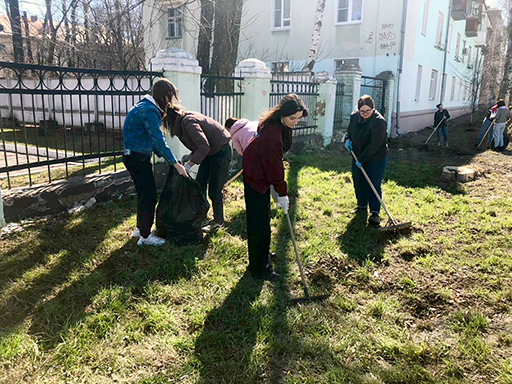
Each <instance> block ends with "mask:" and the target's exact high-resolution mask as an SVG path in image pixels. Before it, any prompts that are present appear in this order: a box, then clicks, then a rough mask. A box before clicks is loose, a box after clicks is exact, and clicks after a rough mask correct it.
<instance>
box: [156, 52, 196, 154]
mask: <svg viewBox="0 0 512 384" xmlns="http://www.w3.org/2000/svg"><path fill="white" fill-rule="evenodd" d="M198 64H199V63H198V61H197V60H195V59H194V57H193V56H192V55H191V54H190V53H188V52H186V51H183V50H181V49H178V48H167V49H162V50H160V51H158V52H157V53H156V56H155V57H153V58H152V59H151V67H152V69H153V70H160V69H161V70H162V71H163V72H164V77H165V78H167V79H169V80H170V81H172V83H173V84H174V85H175V86H176V87H178V90H179V98H180V100H181V104H182V105H183V107H184V108H185V109H187V110H189V111H201V72H202V68H201V67H200V66H199V65H198ZM166 140H167V143H168V145H169V147H170V148H171V150H172V152H173V153H174V156H176V158H177V159H178V160H180V159H181V156H183V155H184V154H187V153H189V152H190V151H189V150H188V149H187V148H186V147H185V146H184V145H183V144H181V143H180V141H179V140H178V138H177V137H173V138H171V136H170V135H166Z"/></svg>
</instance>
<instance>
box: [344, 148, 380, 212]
mask: <svg viewBox="0 0 512 384" xmlns="http://www.w3.org/2000/svg"><path fill="white" fill-rule="evenodd" d="M386 161H387V160H386V158H385V157H384V158H383V159H381V160H377V161H374V162H372V163H367V164H363V168H364V170H365V171H366V173H367V174H368V177H369V178H370V181H371V182H372V184H373V186H374V187H375V189H376V190H377V193H378V194H379V196H380V197H382V191H381V188H380V186H381V183H382V178H383V177H384V171H385V169H386ZM352 179H353V180H354V190H355V192H356V199H357V206H358V207H360V208H366V207H367V206H368V205H369V206H370V212H371V213H377V214H378V213H379V212H380V202H379V199H377V197H376V196H375V194H374V193H373V191H372V189H371V187H370V185H369V184H368V182H367V181H366V179H365V177H364V175H363V172H361V170H360V169H359V168H358V167H357V165H356V163H355V161H352Z"/></svg>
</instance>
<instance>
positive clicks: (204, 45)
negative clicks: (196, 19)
mask: <svg viewBox="0 0 512 384" xmlns="http://www.w3.org/2000/svg"><path fill="white" fill-rule="evenodd" d="M214 13H215V2H214V0H201V20H200V23H199V39H198V41H197V60H198V61H199V66H200V67H201V68H203V73H204V74H208V73H210V50H211V47H212V29H213V16H214Z"/></svg>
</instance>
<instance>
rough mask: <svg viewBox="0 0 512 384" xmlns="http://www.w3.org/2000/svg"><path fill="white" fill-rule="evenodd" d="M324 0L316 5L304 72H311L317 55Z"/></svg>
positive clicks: (320, 0)
mask: <svg viewBox="0 0 512 384" xmlns="http://www.w3.org/2000/svg"><path fill="white" fill-rule="evenodd" d="M324 9H325V0H318V1H317V3H316V11H315V22H314V24H313V33H312V35H311V46H310V47H309V52H308V58H307V59H306V64H304V68H302V70H303V71H304V72H306V71H307V72H311V71H313V67H314V66H315V62H316V57H317V54H318V42H319V41H320V31H321V29H322V18H323V17H324Z"/></svg>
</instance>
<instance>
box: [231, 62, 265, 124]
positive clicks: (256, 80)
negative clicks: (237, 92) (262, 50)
mask: <svg viewBox="0 0 512 384" xmlns="http://www.w3.org/2000/svg"><path fill="white" fill-rule="evenodd" d="M235 73H236V74H237V75H240V77H243V78H244V81H243V84H244V89H243V91H244V94H243V96H242V113H243V116H239V117H243V118H245V119H249V120H258V119H259V118H260V116H261V113H262V112H263V111H265V110H268V105H269V99H270V79H271V77H272V75H271V74H270V70H269V69H268V68H267V66H266V65H265V63H264V62H263V61H260V60H258V59H246V60H243V61H241V62H240V63H238V65H237V67H236V69H235Z"/></svg>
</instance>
